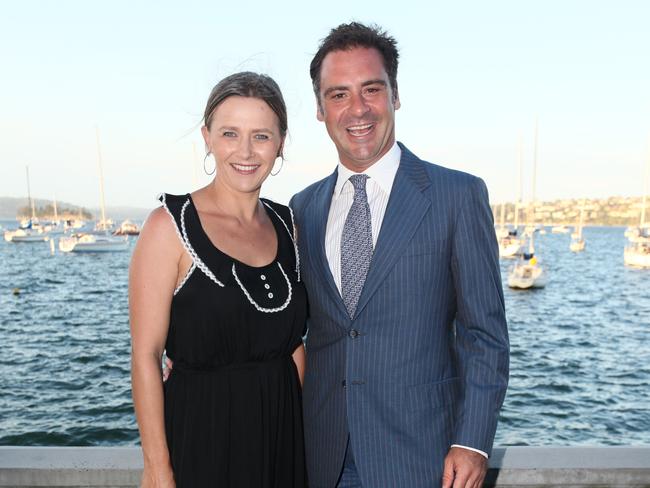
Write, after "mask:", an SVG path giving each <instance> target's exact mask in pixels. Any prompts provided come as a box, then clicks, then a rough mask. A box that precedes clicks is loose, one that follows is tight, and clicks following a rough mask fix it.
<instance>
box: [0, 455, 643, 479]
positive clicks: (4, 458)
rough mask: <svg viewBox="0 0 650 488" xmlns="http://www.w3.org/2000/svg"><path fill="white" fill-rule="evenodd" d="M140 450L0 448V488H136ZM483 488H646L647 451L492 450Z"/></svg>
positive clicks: (140, 459)
mask: <svg viewBox="0 0 650 488" xmlns="http://www.w3.org/2000/svg"><path fill="white" fill-rule="evenodd" d="M141 470H142V453H141V451H140V448H138V447H2V446H0V487H9V486H11V487H21V488H22V487H43V486H51V487H77V488H80V487H102V488H127V487H128V488H131V487H137V486H138V483H139V481H140V472H141ZM486 486H490V487H492V486H493V487H512V488H514V487H526V488H533V487H540V488H541V487H564V488H583V487H584V488H586V487H635V488H642V487H643V488H650V446H648V447H506V448H495V449H494V453H493V455H492V458H491V459H490V471H489V473H488V479H487V482H486Z"/></svg>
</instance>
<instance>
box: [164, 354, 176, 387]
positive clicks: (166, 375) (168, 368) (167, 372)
mask: <svg viewBox="0 0 650 488" xmlns="http://www.w3.org/2000/svg"><path fill="white" fill-rule="evenodd" d="M173 368H174V362H173V361H172V360H171V359H169V358H168V357H167V356H165V366H163V370H162V375H163V383H164V382H165V381H167V378H169V375H170V373H171V372H172V369H173Z"/></svg>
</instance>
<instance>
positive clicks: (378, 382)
mask: <svg viewBox="0 0 650 488" xmlns="http://www.w3.org/2000/svg"><path fill="white" fill-rule="evenodd" d="M397 64H398V53H397V48H396V43H395V40H394V39H393V38H392V37H389V36H388V35H387V34H386V33H384V32H383V31H381V30H380V29H378V28H376V27H368V26H365V25H363V24H359V23H355V22H353V23H350V24H344V25H340V26H339V27H337V28H335V29H333V30H332V31H331V32H330V34H329V35H328V36H327V37H326V38H325V39H324V40H323V41H322V43H321V45H320V48H319V50H318V52H317V53H316V55H315V56H314V59H313V60H312V63H311V68H310V72H311V78H312V81H313V85H314V92H315V94H316V99H317V118H318V120H320V121H322V122H325V126H326V127H327V131H328V133H329V135H330V138H331V139H332V141H333V142H334V144H335V145H336V148H337V151H338V156H339V165H338V166H337V168H336V171H334V173H332V174H331V175H330V176H329V177H327V178H325V179H324V180H321V181H319V182H317V183H315V184H313V185H311V186H309V187H308V188H306V189H305V190H303V191H302V192H300V193H299V194H297V195H295V196H294V197H293V199H292V201H291V204H290V205H291V207H292V208H293V211H294V213H295V218H296V224H297V228H298V234H299V249H300V257H301V266H302V277H303V280H304V282H305V284H306V287H307V291H308V293H309V300H310V318H309V323H308V326H309V332H308V335H307V367H306V377H305V382H304V390H303V402H304V422H305V438H306V449H307V469H308V475H309V481H310V486H311V487H312V488H332V487H335V486H337V487H340V488H344V487H361V486H363V487H364V488H382V487H386V488H388V487H390V488H396V487H408V488H418V487H427V488H430V487H433V486H440V485H442V486H443V487H445V488H447V487H451V486H453V487H478V486H480V485H481V484H482V481H483V479H484V476H485V473H486V470H487V456H488V455H489V453H490V450H491V448H492V443H493V439H494V434H495V430H496V424H497V417H498V412H499V409H500V407H501V404H502V402H503V398H504V395H505V391H506V386H507V378H508V347H509V346H508V334H507V328H506V321H505V312H504V304H503V291H502V288H501V277H500V272H499V265H498V251H497V243H496V238H495V234H494V228H493V222H492V216H491V211H490V206H489V203H488V196H487V190H486V188H485V184H484V183H483V182H482V180H480V179H478V178H476V177H474V176H471V175H468V174H465V173H461V172H458V171H453V170H449V169H446V168H443V167H440V166H436V165H433V164H430V163H427V162H424V161H421V160H420V159H418V158H417V156H415V155H414V154H413V153H411V152H410V151H409V150H408V149H407V148H406V147H405V146H404V145H403V144H401V143H396V141H395V110H397V109H398V108H399V107H400V101H399V94H398V91H397V79H396V78H397Z"/></svg>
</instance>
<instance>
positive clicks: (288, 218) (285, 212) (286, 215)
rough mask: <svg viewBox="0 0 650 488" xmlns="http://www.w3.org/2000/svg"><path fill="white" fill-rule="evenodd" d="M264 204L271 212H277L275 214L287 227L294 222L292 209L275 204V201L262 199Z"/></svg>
mask: <svg viewBox="0 0 650 488" xmlns="http://www.w3.org/2000/svg"><path fill="white" fill-rule="evenodd" d="M260 200H261V201H262V203H263V204H264V205H266V206H267V207H269V208H270V209H271V210H273V211H275V213H276V214H277V215H278V216H279V217H280V218H281V219H282V220H284V221H285V222H286V224H287V225H289V224H290V223H291V222H292V221H293V216H292V215H291V209H290V208H289V207H288V206H286V205H282V204H281V203H277V202H274V201H273V200H269V199H268V198H260Z"/></svg>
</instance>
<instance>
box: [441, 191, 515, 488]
mask: <svg viewBox="0 0 650 488" xmlns="http://www.w3.org/2000/svg"><path fill="white" fill-rule="evenodd" d="M452 273H453V278H454V287H455V291H456V300H457V315H456V342H455V346H456V357H457V360H458V371H459V376H460V377H461V396H460V402H459V405H458V412H457V416H456V417H457V421H456V431H455V434H454V439H453V444H454V445H455V446H456V447H453V448H452V449H451V450H450V452H449V455H448V456H447V459H446V460H445V474H446V475H448V472H449V471H450V470H451V471H452V472H455V473H456V477H458V476H461V475H463V476H464V473H465V468H466V467H468V466H469V467H473V469H469V472H468V474H466V476H467V478H466V479H467V480H469V481H470V485H469V486H480V485H479V484H477V483H479V482H481V481H482V479H483V477H484V476H485V470H486V469H487V461H486V459H485V457H484V456H483V455H482V454H481V453H477V452H474V451H472V450H470V449H467V448H471V449H473V450H478V451H482V452H483V454H489V453H490V451H491V449H492V443H493V441H494V434H495V432H496V425H497V420H498V415H499V410H500V408H501V405H502V403H503V399H504V397H505V392H506V388H507V385H508V368H509V343H508V330H507V325H506V319H505V307H504V300H503V289H502V285H501V272H500V269H499V254H498V246H497V242H496V235H495V232H494V222H493V219H492V212H491V209H490V204H489V200H488V193H487V188H486V187H485V183H483V181H482V180H481V179H479V178H474V179H473V180H472V181H471V182H470V184H469V185H468V188H467V191H466V193H465V196H464V200H463V202H462V204H461V208H460V210H459V212H458V215H457V219H456V225H455V231H454V238H453V252H452ZM463 448H464V449H463ZM477 470H478V471H483V474H482V475H479V474H477ZM443 486H445V487H446V486H451V484H449V485H443ZM462 486H464V485H462Z"/></svg>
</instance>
